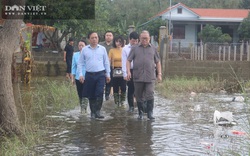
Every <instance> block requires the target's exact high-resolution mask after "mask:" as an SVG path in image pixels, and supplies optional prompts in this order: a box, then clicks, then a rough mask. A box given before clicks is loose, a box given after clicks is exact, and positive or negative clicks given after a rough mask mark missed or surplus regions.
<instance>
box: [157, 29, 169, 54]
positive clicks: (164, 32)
mask: <svg viewBox="0 0 250 156" xmlns="http://www.w3.org/2000/svg"><path fill="white" fill-rule="evenodd" d="M159 29H160V30H159V47H160V45H161V42H162V41H164V40H163V39H164V38H166V37H167V28H166V26H160V28H159ZM158 50H159V49H158ZM159 51H160V50H159Z"/></svg>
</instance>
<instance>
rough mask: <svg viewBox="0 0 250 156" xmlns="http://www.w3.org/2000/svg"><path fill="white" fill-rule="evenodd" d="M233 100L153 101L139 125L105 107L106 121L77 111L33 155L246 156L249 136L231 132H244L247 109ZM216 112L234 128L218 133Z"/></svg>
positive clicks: (64, 116) (62, 118)
mask: <svg viewBox="0 0 250 156" xmlns="http://www.w3.org/2000/svg"><path fill="white" fill-rule="evenodd" d="M231 96H232V95H215V94H200V95H197V97H196V98H194V99H188V100H182V101H181V100H175V101H171V100H167V99H165V98H162V97H160V96H158V95H157V98H156V100H155V101H156V106H155V109H154V116H155V117H156V120H155V121H154V122H151V121H147V119H146V118H144V120H142V121H138V120H137V112H135V113H134V114H130V113H128V112H126V110H125V109H115V106H114V104H112V103H107V102H105V103H104V108H103V114H104V115H105V116H106V118H105V119H104V120H91V119H90V118H89V116H90V114H87V115H81V114H80V113H79V108H75V109H74V110H70V111H68V112H62V113H60V114H56V115H55V116H54V117H53V122H54V124H53V125H54V127H53V126H52V127H51V131H50V134H49V136H48V138H46V143H45V144H44V145H38V146H37V147H36V149H35V150H36V151H37V153H39V154H41V155H74V156H75V155H77V156H82V155H90V156H91V155H93V156H94V155H98V156H99V155H100V156H109V155H148V156H152V155H159V156H161V155H162V156H165V155H178V156H179V155H183V156H184V155H185V156H186V155H235V154H233V153H230V152H231V151H230V150H233V151H234V152H235V153H238V154H240V155H247V153H248V152H249V148H248V146H249V137H248V135H247V134H246V135H235V134H233V133H232V130H238V131H244V132H248V130H249V127H247V126H248V125H249V124H248V113H247V110H249V109H248V105H247V104H245V103H244V102H232V101H231V100H229V99H231ZM214 110H220V111H232V112H233V114H234V116H235V119H236V120H237V122H238V125H236V126H234V127H226V128H223V127H216V126H215V125H214V124H213V113H214ZM56 116H58V118H57V117H56ZM224 134H227V135H224ZM224 136H226V137H224Z"/></svg>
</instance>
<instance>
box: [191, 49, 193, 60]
mask: <svg viewBox="0 0 250 156" xmlns="http://www.w3.org/2000/svg"><path fill="white" fill-rule="evenodd" d="M191 60H194V46H192V47H191Z"/></svg>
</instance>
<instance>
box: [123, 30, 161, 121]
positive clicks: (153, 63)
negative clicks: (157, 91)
mask: <svg viewBox="0 0 250 156" xmlns="http://www.w3.org/2000/svg"><path fill="white" fill-rule="evenodd" d="M132 61H133V81H134V87H135V97H136V101H137V107H138V113H139V116H138V119H140V120H141V119H142V118H143V112H147V117H148V119H150V120H154V119H155V118H154V117H153V108H154V88H155V80H156V74H155V73H156V72H155V67H156V70H157V80H158V82H161V81H162V74H161V63H160V56H159V53H158V52H157V48H156V47H155V46H154V45H152V44H150V34H149V32H148V31H146V30H144V31H142V32H141V34H140V43H139V44H138V45H136V46H133V47H132V48H131V51H130V53H129V56H128V58H127V63H126V67H127V79H128V80H129V79H130V78H131V72H130V69H131V62H132ZM143 103H146V104H147V110H144V108H143Z"/></svg>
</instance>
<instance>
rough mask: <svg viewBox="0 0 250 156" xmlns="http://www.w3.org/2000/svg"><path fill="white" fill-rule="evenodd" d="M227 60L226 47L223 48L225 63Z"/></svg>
mask: <svg viewBox="0 0 250 156" xmlns="http://www.w3.org/2000/svg"><path fill="white" fill-rule="evenodd" d="M225 60H226V47H225V46H223V61H225Z"/></svg>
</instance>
